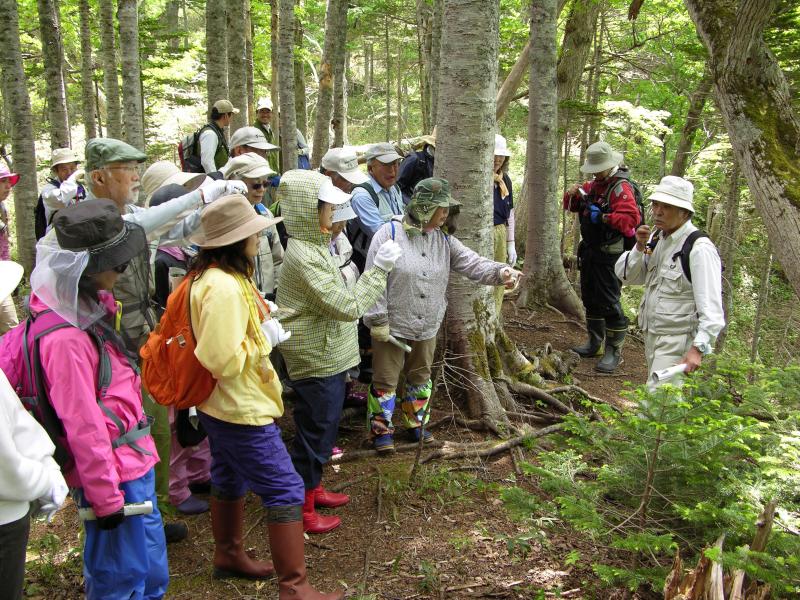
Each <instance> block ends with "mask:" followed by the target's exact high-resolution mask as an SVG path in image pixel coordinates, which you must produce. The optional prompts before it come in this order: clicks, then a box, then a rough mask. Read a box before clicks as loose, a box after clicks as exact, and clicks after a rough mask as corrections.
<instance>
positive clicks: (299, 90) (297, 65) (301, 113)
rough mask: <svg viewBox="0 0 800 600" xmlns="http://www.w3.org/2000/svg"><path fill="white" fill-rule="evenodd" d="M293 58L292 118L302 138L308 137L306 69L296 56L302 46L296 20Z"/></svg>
mask: <svg viewBox="0 0 800 600" xmlns="http://www.w3.org/2000/svg"><path fill="white" fill-rule="evenodd" d="M294 43H295V57H294V65H293V74H294V89H295V97H294V108H295V111H294V118H295V121H297V128H298V129H299V130H300V133H302V134H303V137H307V136H308V107H307V106H306V69H305V63H304V62H303V59H302V57H300V56H298V52H297V49H299V48H301V47H302V46H303V26H302V25H301V24H300V21H299V20H298V21H297V22H296V23H295V31H294Z"/></svg>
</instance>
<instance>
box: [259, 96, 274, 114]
mask: <svg viewBox="0 0 800 600" xmlns="http://www.w3.org/2000/svg"><path fill="white" fill-rule="evenodd" d="M262 108H268V109H269V110H272V100H270V99H269V98H267V97H266V96H262V97H261V98H259V99H258V102H257V103H256V112H258V111H259V110H261V109H262Z"/></svg>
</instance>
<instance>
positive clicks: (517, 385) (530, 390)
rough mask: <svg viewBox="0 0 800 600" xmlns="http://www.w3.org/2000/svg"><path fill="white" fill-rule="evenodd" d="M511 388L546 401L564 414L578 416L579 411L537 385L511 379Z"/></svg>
mask: <svg viewBox="0 0 800 600" xmlns="http://www.w3.org/2000/svg"><path fill="white" fill-rule="evenodd" d="M509 385H510V386H511V389H512V390H514V391H515V392H517V393H518V394H522V395H524V396H530V397H532V398H534V399H536V400H542V401H544V402H547V403H548V404H549V405H550V406H552V407H553V408H555V409H556V410H557V411H559V412H562V413H564V414H571V415H575V416H576V417H578V416H580V413H579V412H578V411H576V410H575V409H574V408H571V407H569V406H567V405H566V404H564V403H563V402H561V400H559V399H558V398H556V397H555V396H553V395H552V394H550V393H548V392H546V391H544V390H541V389H539V388H537V387H534V386H532V385H529V384H527V383H522V382H521V381H511V382H509Z"/></svg>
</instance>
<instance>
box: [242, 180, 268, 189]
mask: <svg viewBox="0 0 800 600" xmlns="http://www.w3.org/2000/svg"><path fill="white" fill-rule="evenodd" d="M247 185H248V186H250V187H251V188H253V189H254V190H265V189H267V188H268V187H269V181H257V182H251V183H248V184H247Z"/></svg>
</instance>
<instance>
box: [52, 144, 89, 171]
mask: <svg viewBox="0 0 800 600" xmlns="http://www.w3.org/2000/svg"><path fill="white" fill-rule="evenodd" d="M79 162H81V158H80V156H78V154H77V153H76V152H75V151H74V150H73V149H72V148H56V149H55V150H53V154H52V156H51V157H50V168H51V169H52V168H53V167H57V166H58V165H65V164H68V163H79Z"/></svg>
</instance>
